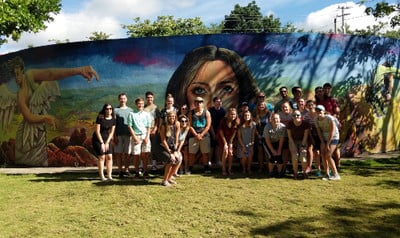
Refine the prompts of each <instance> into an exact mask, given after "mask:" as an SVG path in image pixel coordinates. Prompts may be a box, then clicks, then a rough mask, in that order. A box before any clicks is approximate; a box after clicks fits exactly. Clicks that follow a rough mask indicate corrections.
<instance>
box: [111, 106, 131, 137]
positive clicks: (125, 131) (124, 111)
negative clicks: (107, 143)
mask: <svg viewBox="0 0 400 238" xmlns="http://www.w3.org/2000/svg"><path fill="white" fill-rule="evenodd" d="M131 112H133V109H132V108H130V107H126V108H120V107H116V108H115V116H116V127H115V134H116V135H117V136H129V135H130V133H129V126H128V116H129V113H131Z"/></svg>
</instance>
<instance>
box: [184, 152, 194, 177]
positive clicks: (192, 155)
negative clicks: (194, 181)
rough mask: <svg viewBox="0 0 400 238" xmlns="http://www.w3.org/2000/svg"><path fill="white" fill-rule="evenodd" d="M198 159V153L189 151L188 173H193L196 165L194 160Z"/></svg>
mask: <svg viewBox="0 0 400 238" xmlns="http://www.w3.org/2000/svg"><path fill="white" fill-rule="evenodd" d="M195 159H196V154H193V153H189V156H188V160H187V162H188V168H187V169H186V174H191V173H192V169H193V165H194V161H195Z"/></svg>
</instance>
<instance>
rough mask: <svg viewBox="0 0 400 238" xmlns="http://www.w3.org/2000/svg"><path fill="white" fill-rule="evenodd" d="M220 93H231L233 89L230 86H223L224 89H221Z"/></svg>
mask: <svg viewBox="0 0 400 238" xmlns="http://www.w3.org/2000/svg"><path fill="white" fill-rule="evenodd" d="M221 91H222V93H231V92H233V87H232V86H225V87H224V88H222V90H221Z"/></svg>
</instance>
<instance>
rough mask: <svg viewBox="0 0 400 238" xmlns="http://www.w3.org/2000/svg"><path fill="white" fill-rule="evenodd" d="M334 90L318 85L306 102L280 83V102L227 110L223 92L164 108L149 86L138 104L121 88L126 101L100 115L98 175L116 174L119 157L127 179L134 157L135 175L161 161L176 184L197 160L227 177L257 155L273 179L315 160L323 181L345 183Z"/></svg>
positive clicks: (301, 171)
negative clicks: (207, 100)
mask: <svg viewBox="0 0 400 238" xmlns="http://www.w3.org/2000/svg"><path fill="white" fill-rule="evenodd" d="M331 88H332V87H331V85H330V84H329V83H326V84H325V85H324V86H323V87H316V88H315V100H307V101H306V100H305V99H304V98H303V93H302V89H301V88H300V87H293V88H292V94H293V98H290V97H289V96H288V89H287V87H281V88H280V89H279V93H280V96H281V99H280V100H279V101H278V102H277V103H275V106H273V105H272V104H271V103H268V102H267V101H266V96H265V94H264V93H263V92H261V91H259V92H258V93H257V94H256V99H255V100H254V101H253V103H248V102H246V101H243V102H241V104H240V106H238V107H229V108H226V109H225V108H224V107H223V106H222V105H223V102H222V99H221V98H220V97H214V98H213V99H212V101H213V106H211V107H209V108H207V107H206V106H205V105H204V99H203V98H202V97H194V98H193V104H194V106H192V108H190V106H189V105H187V104H183V105H179V103H177V104H176V103H175V100H174V97H173V95H172V94H167V95H166V98H165V105H164V108H162V109H161V110H160V108H158V107H157V105H156V104H155V103H154V94H153V93H152V92H150V91H149V92H146V94H145V98H141V97H139V98H137V99H136V100H135V106H136V108H135V109H132V108H131V107H129V106H128V105H127V101H128V97H127V95H126V94H125V93H121V94H119V95H118V99H119V106H118V107H115V108H114V107H113V106H112V105H111V104H108V103H107V104H104V106H103V108H102V110H101V111H100V113H99V114H98V116H97V118H96V129H95V131H94V133H93V138H92V142H93V149H94V151H95V153H96V154H97V156H98V157H99V160H98V171H99V176H100V178H101V180H102V181H109V180H112V179H113V178H112V166H113V155H114V157H115V159H116V164H117V167H118V176H119V177H120V178H123V177H125V176H128V177H129V176H132V175H131V174H130V164H131V158H132V157H133V165H134V171H135V174H134V175H133V177H135V178H140V177H144V178H146V177H148V176H149V172H148V171H149V167H150V168H151V169H154V170H156V169H157V164H158V163H159V162H162V163H163V165H164V176H163V181H162V185H164V186H171V185H173V184H175V183H176V181H175V178H176V177H179V176H180V174H188V175H189V174H191V173H192V171H193V166H194V165H195V164H197V163H198V162H199V163H200V164H202V165H203V166H204V173H211V164H212V163H215V164H217V165H219V166H220V167H221V173H222V175H223V176H229V175H232V174H233V169H232V164H233V161H234V159H235V158H238V159H239V161H240V165H241V170H242V173H243V174H251V173H252V165H253V159H256V160H257V161H258V166H259V167H258V171H259V172H262V171H263V170H264V169H266V170H267V171H268V174H269V176H271V177H282V176H283V175H284V174H285V173H286V172H287V170H288V168H289V166H288V165H291V167H292V171H293V178H294V179H298V178H299V176H302V177H303V178H307V177H308V175H309V173H310V172H311V171H312V165H313V161H315V167H316V170H317V172H316V175H317V176H322V174H321V168H323V179H324V180H339V179H340V175H339V173H338V169H339V168H340V154H339V150H338V149H337V146H338V144H339V128H340V124H339V122H338V120H337V119H336V117H337V116H338V114H339V113H340V108H339V106H338V105H337V102H336V100H335V99H334V98H332V96H331V95H330V92H331ZM176 105H179V107H177V106H176ZM111 144H112V145H113V146H111ZM321 161H322V166H321ZM150 163H151V166H150ZM104 166H105V167H106V171H107V174H106V176H104V172H103V170H104Z"/></svg>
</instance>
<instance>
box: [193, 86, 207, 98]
mask: <svg viewBox="0 0 400 238" xmlns="http://www.w3.org/2000/svg"><path fill="white" fill-rule="evenodd" d="M192 92H193V94H196V95H199V96H201V95H205V94H207V90H205V89H204V88H201V87H195V88H193V89H192Z"/></svg>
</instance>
